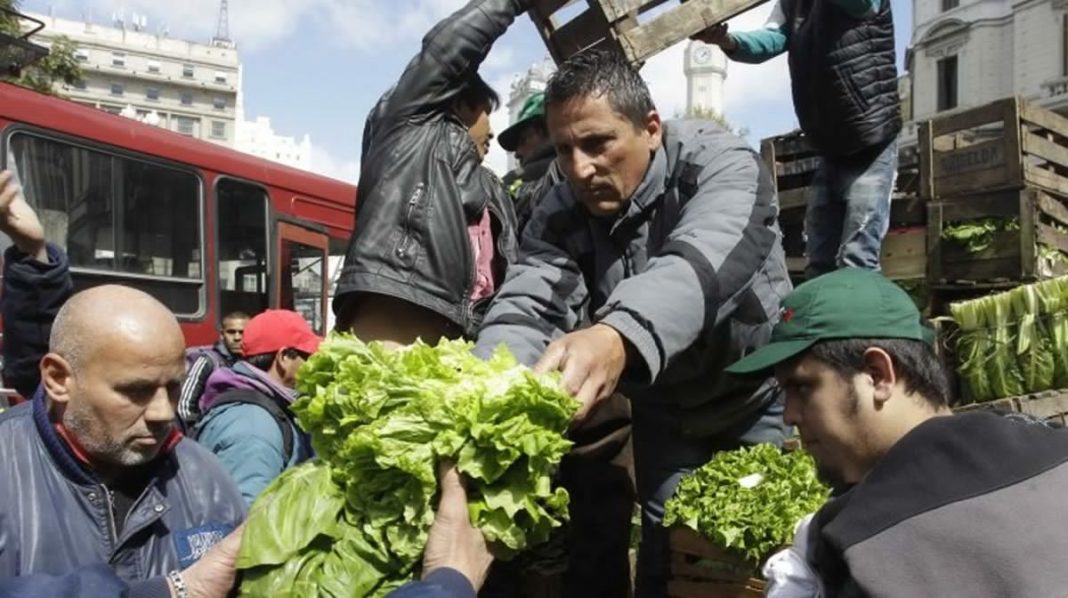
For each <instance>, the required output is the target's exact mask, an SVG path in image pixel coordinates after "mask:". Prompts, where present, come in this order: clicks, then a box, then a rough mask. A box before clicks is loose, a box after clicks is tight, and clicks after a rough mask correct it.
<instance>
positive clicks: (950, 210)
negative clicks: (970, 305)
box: [927, 187, 1068, 286]
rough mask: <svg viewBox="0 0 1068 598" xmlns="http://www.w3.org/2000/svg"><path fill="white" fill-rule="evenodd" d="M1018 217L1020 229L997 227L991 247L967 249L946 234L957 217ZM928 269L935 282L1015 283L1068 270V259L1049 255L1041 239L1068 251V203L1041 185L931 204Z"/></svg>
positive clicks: (961, 283)
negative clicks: (1048, 257)
mask: <svg viewBox="0 0 1068 598" xmlns="http://www.w3.org/2000/svg"><path fill="white" fill-rule="evenodd" d="M988 217H994V218H1004V219H1011V218H1017V219H1018V220H1019V230H1003V231H999V232H997V233H995V235H994V238H993V242H992V243H991V245H990V247H988V248H987V249H986V250H984V251H982V252H978V253H970V252H968V251H967V250H966V249H965V247H964V246H962V245H961V244H960V243H957V242H954V241H950V240H948V239H943V238H942V231H943V230H944V228H945V227H946V226H947V225H949V224H951V223H955V222H967V221H970V220H977V219H982V218H988ZM927 222H928V226H927V247H928V249H929V253H928V256H927V275H928V280H929V281H930V283H931V284H932V285H933V286H956V285H968V286H973V285H976V284H994V285H998V284H1004V283H1009V284H1015V283H1019V282H1028V281H1034V280H1039V279H1044V278H1050V277H1053V276H1059V275H1062V274H1066V273H1068V261H1065V260H1064V259H1060V260H1050V259H1047V258H1044V257H1043V256H1042V255H1041V253H1040V244H1043V245H1046V246H1049V247H1052V248H1055V249H1057V250H1058V251H1059V252H1061V254H1062V255H1068V233H1065V232H1063V231H1062V230H1060V229H1059V228H1058V227H1068V205H1066V202H1065V198H1063V197H1060V196H1057V195H1053V194H1051V193H1047V192H1046V191H1043V190H1041V189H1037V188H1033V187H1030V188H1026V189H1023V190H1006V191H998V192H993V193H986V194H982V195H976V196H973V197H967V198H958V199H951V200H945V201H936V202H930V203H928V204H927Z"/></svg>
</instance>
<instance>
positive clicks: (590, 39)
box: [549, 7, 611, 57]
mask: <svg viewBox="0 0 1068 598" xmlns="http://www.w3.org/2000/svg"><path fill="white" fill-rule="evenodd" d="M610 36H611V30H610V28H609V26H608V21H606V20H605V18H604V15H603V14H601V11H600V9H599V8H596V7H591V8H589V9H587V10H586V11H584V12H583V13H582V14H580V15H578V16H577V17H575V18H574V19H571V20H570V21H568V22H566V23H564V24H563V25H561V26H560V27H558V28H557V29H556V31H554V32H553V34H552V36H551V37H550V38H549V44H550V45H552V46H553V47H554V48H555V49H556V51H557V52H558V53H559V54H560V55H561V56H565V57H567V56H572V55H574V54H577V53H579V52H581V51H583V50H585V49H587V48H592V47H594V46H596V45H599V43H601V42H603V41H604V40H606V39H609V38H610Z"/></svg>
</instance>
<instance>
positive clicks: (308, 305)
mask: <svg viewBox="0 0 1068 598" xmlns="http://www.w3.org/2000/svg"><path fill="white" fill-rule="evenodd" d="M325 258H326V252H324V251H323V249H322V248H320V247H312V246H311V245H305V244H303V243H298V242H296V241H292V240H289V239H283V240H282V255H281V260H282V262H281V263H282V298H281V301H280V303H281V305H282V307H284V308H286V309H292V310H293V311H296V312H300V314H301V315H302V316H304V319H305V320H307V321H308V325H309V326H311V327H312V330H315V331H316V332H317V333H319V334H322V333H323V331H324V328H323V326H324V323H325V322H324V321H323V315H324V314H323V265H324V263H325Z"/></svg>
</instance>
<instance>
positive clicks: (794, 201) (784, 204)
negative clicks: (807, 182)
mask: <svg viewBox="0 0 1068 598" xmlns="http://www.w3.org/2000/svg"><path fill="white" fill-rule="evenodd" d="M807 196H808V187H801V188H800V189H787V190H786V191H779V209H780V210H792V209H794V208H803V207H805V205H806V200H805V198H806V197H807Z"/></svg>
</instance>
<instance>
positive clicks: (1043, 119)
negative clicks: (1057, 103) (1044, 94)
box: [1020, 100, 1068, 137]
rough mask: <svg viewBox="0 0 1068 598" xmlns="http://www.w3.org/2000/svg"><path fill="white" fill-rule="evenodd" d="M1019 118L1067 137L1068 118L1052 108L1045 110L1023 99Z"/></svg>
mask: <svg viewBox="0 0 1068 598" xmlns="http://www.w3.org/2000/svg"><path fill="white" fill-rule="evenodd" d="M1020 118H1022V119H1023V120H1025V121H1027V122H1029V123H1033V124H1035V125H1038V126H1040V127H1042V128H1043V129H1046V130H1049V131H1053V132H1054V133H1056V134H1058V135H1061V136H1062V137H1068V118H1065V117H1063V116H1061V115H1060V114H1057V113H1056V112H1053V111H1052V110H1047V109H1046V108H1043V107H1041V106H1038V105H1036V104H1032V103H1031V102H1028V101H1026V100H1025V101H1021V102H1020Z"/></svg>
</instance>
